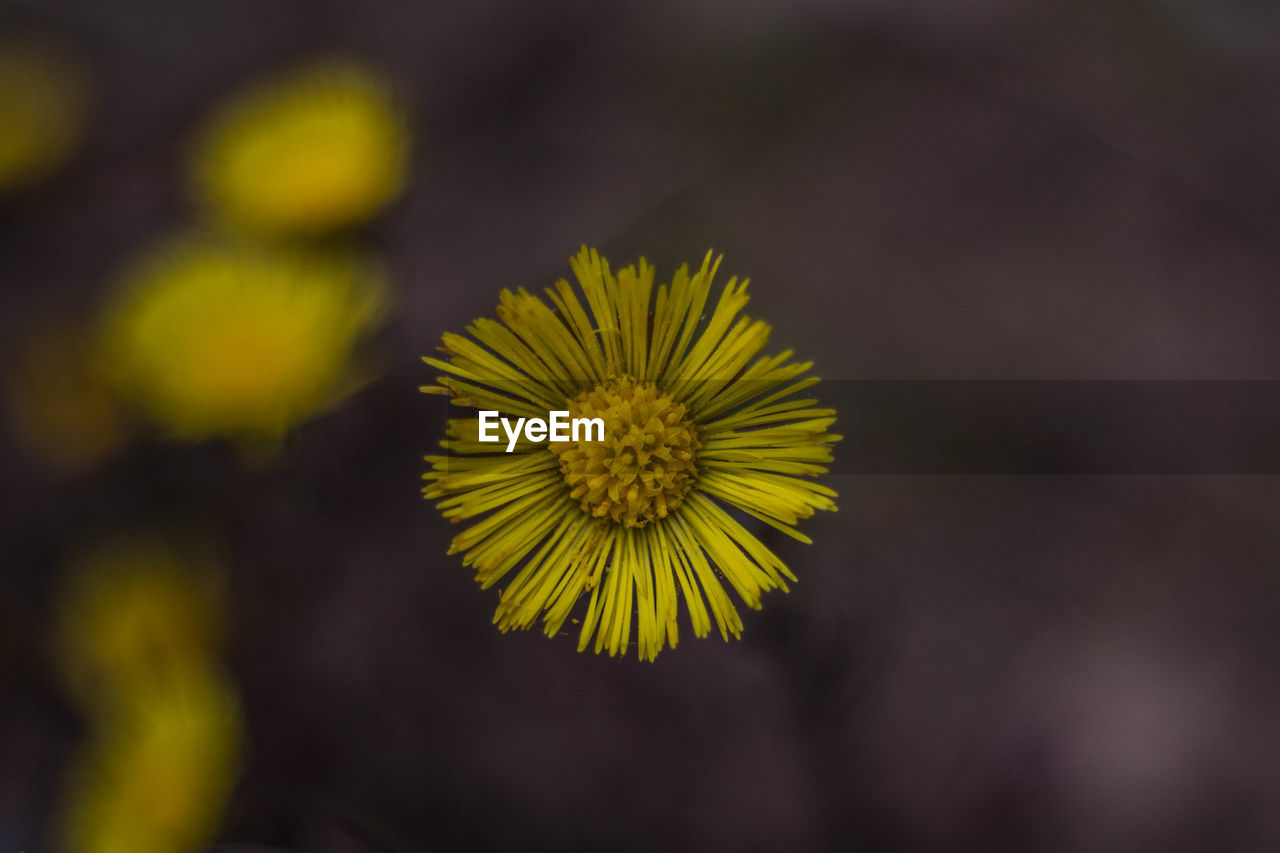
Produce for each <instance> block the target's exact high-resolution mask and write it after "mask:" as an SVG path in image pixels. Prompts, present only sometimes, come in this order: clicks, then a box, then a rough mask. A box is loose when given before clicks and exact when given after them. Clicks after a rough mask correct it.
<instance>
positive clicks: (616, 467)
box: [551, 378, 701, 527]
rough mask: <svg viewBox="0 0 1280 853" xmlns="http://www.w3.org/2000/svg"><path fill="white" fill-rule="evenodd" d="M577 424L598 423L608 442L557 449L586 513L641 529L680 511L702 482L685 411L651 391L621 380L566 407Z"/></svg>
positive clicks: (585, 442)
mask: <svg viewBox="0 0 1280 853" xmlns="http://www.w3.org/2000/svg"><path fill="white" fill-rule="evenodd" d="M568 405H569V414H570V416H571V417H572V418H600V419H601V420H603V421H604V440H603V441H592V440H588V439H590V438H594V436H592V435H591V434H590V431H588V434H587V436H580V438H582V439H584V440H580V441H567V442H553V443H552V445H551V447H552V449H553V450H554V451H555V452H556V453H557V454H558V455H559V457H560V471H561V472H562V473H563V474H564V481H565V482H566V483H567V484H568V485H569V489H570V496H571V497H572V498H574V499H575V500H577V501H578V502H579V504H580V505H581V506H582V509H583V511H584V512H588V513H590V514H591V515H593V516H595V517H596V518H608V519H612V520H613V521H614V522H615V523H617V524H621V525H624V526H626V527H643V526H644V525H646V524H648V523H649V522H650V521H652V520H653V519H655V518H666V516H667V513H668V512H670V511H671V510H673V509H675V508H676V507H677V506H679V505H680V502H681V501H683V500H684V497H685V495H686V494H688V493H689V489H691V488H692V487H693V481H694V477H695V476H696V474H697V468H696V466H695V462H694V460H695V456H696V453H697V450H698V448H699V447H700V446H701V445H700V444H699V443H698V433H697V430H696V429H695V428H694V425H693V421H692V420H691V419H690V418H689V416H688V413H687V412H686V411H685V407H684V405H682V404H681V403H677V402H676V401H675V400H673V399H672V398H671V397H668V396H666V395H664V394H662V393H661V392H660V391H659V390H658V389H657V388H656V387H654V386H653V385H648V384H642V383H636V382H633V381H632V380H630V379H626V378H624V379H617V380H614V381H611V382H607V383H605V384H603V385H597V386H596V387H595V388H594V389H592V390H591V391H587V392H584V393H582V394H580V395H578V396H577V397H576V398H575V399H573V400H570V401H569V404H568Z"/></svg>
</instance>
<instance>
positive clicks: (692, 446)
mask: <svg viewBox="0 0 1280 853" xmlns="http://www.w3.org/2000/svg"><path fill="white" fill-rule="evenodd" d="M719 263H720V261H719V259H718V258H716V259H714V260H713V259H712V256H711V254H710V253H708V254H707V256H706V258H704V260H703V262H702V265H701V267H700V268H698V269H697V271H695V272H693V273H692V274H690V272H689V269H688V267H687V266H682V267H681V268H680V269H678V270H677V271H676V273H675V276H674V277H673V278H672V279H671V282H670V283H669V284H663V285H660V286H658V287H656V288H655V287H654V278H655V272H654V269H653V267H651V266H650V265H649V264H647V263H646V262H645V261H644V260H643V259H641V260H640V262H639V264H638V265H636V266H628V267H625V268H623V269H621V270H619V271H618V272H617V273H616V274H615V273H614V272H613V271H611V270H610V267H609V264H608V262H607V261H606V260H605V259H604V258H602V257H601V256H600V255H599V254H598V253H597V252H596V251H594V250H591V249H588V248H586V247H585V246H584V247H583V248H582V250H581V251H580V252H579V253H578V254H577V256H576V257H575V258H573V259H572V267H573V272H574V273H575V275H576V278H577V282H578V290H575V289H574V288H573V287H572V286H571V285H570V284H569V283H568V282H567V281H564V280H561V281H559V282H557V283H556V285H555V286H554V287H552V288H548V290H547V296H548V298H549V300H550V302H551V305H548V304H547V303H546V302H544V301H543V300H542V299H540V298H539V297H537V296H534V295H532V294H530V293H527V292H525V291H524V290H523V289H521V290H519V291H517V292H515V293H513V292H511V291H509V290H504V291H503V292H502V294H501V298H500V301H499V305H498V309H497V314H498V319H497V320H494V319H491V318H487V317H486V318H481V319H478V320H476V321H475V322H474V323H473V324H472V325H471V326H469V327H468V328H467V332H468V334H469V336H464V335H458V334H452V333H449V334H445V335H444V339H443V345H442V346H441V348H440V349H441V352H442V354H443V357H442V358H434V357H429V358H426V359H425V360H426V362H427V363H428V364H430V365H431V366H433V367H436V368H438V369H440V370H442V371H444V373H445V375H443V376H441V377H440V378H439V379H438V380H437V381H438V383H439V384H437V385H431V386H425V387H424V388H423V389H422V390H423V391H426V392H428V393H434V394H445V395H449V396H450V397H452V398H453V399H452V402H453V403H455V404H457V405H459V406H467V407H473V408H477V409H480V410H481V411H482V412H488V411H492V412H505V413H509V414H511V415H514V416H518V417H525V418H539V419H540V418H545V417H547V415H548V413H552V412H557V411H563V412H567V413H568V414H569V415H571V416H572V417H573V418H583V419H585V420H590V419H592V418H599V420H600V421H601V422H602V428H603V436H602V437H601V436H597V439H598V440H594V441H589V440H586V438H587V437H586V436H579V440H568V441H552V442H541V441H532V440H529V437H528V435H525V436H523V437H521V438H520V439H519V440H515V441H514V443H513V444H511V445H504V444H503V443H501V442H499V443H496V444H495V443H493V442H492V441H491V440H481V439H482V438H484V436H482V435H481V434H480V419H479V418H474V417H469V418H457V419H452V420H450V421H449V425H448V437H447V438H446V439H445V440H444V441H443V442H442V446H443V447H444V448H445V450H446V453H445V454H443V455H432V456H428V457H427V461H428V462H429V463H430V466H431V467H430V470H428V471H427V473H426V474H425V475H424V477H425V479H426V480H427V485H426V487H425V490H424V493H425V495H426V497H427V498H429V499H432V500H436V501H437V502H438V505H439V507H440V510H441V511H442V513H443V514H444V516H445V517H446V518H448V519H449V520H450V521H453V522H462V521H466V522H469V526H468V527H467V528H466V529H465V530H464V531H462V532H461V533H459V534H458V535H457V536H456V537H455V538H454V540H453V543H452V546H451V548H450V553H461V554H463V562H464V564H465V565H467V566H470V567H472V568H474V570H475V572H476V577H477V580H478V581H479V582H480V584H481V585H482V586H483V587H486V588H487V587H490V586H492V585H494V584H496V583H499V582H501V581H504V580H505V581H506V586H505V588H504V589H503V590H502V593H501V596H500V600H499V604H498V609H497V613H496V614H495V616H494V621H495V622H496V623H497V625H498V627H499V628H500V629H502V630H503V631H506V630H509V629H512V628H529V627H531V626H532V625H533V624H534V623H535V622H536V621H537V620H538V619H539V618H541V619H542V622H543V627H544V630H545V632H546V634H547V635H548V636H551V635H554V634H556V633H557V632H559V631H560V629H561V627H562V626H563V625H564V624H565V622H566V621H567V620H568V619H569V618H570V615H571V614H572V613H573V612H574V610H575V607H576V605H577V603H578V601H579V599H580V598H582V597H586V598H587V604H586V608H585V615H584V616H583V617H582V622H581V628H580V630H579V632H578V648H579V650H580V651H581V650H584V649H586V648H588V647H589V646H592V645H594V650H595V651H596V652H597V653H599V652H601V651H603V650H607V651H608V652H609V654H610V655H617V654H621V653H624V652H625V651H626V649H627V647H628V645H629V643H630V641H631V635H632V630H633V629H634V630H635V634H636V643H637V652H638V654H639V656H640V657H641V658H643V659H646V660H653V659H654V658H655V657H656V656H657V655H658V653H659V652H660V651H661V650H662V649H663V648H664V646H666V645H670V646H672V647H674V646H675V645H676V643H677V640H678V637H679V629H678V624H677V613H678V609H679V605H678V602H679V600H680V599H681V598H682V597H683V599H684V602H685V607H686V609H687V610H688V613H689V618H690V621H691V622H692V626H693V632H694V634H695V635H696V636H699V637H702V636H705V635H706V634H707V633H708V632H709V630H710V628H711V624H712V622H713V621H714V623H715V624H716V627H717V628H718V629H719V632H720V634H721V636H723V637H724V638H725V639H727V638H728V637H729V636H730V635H733V636H735V637H737V636H739V635H740V634H741V631H742V627H743V626H742V619H741V617H740V615H739V614H738V611H737V609H736V608H735V607H734V605H733V603H732V602H731V600H730V598H729V596H728V594H727V593H726V591H725V585H726V584H727V585H728V586H729V587H732V589H733V590H734V591H735V593H736V594H737V596H738V597H739V598H740V599H741V600H742V602H743V603H745V604H746V605H747V606H748V607H752V608H758V607H760V603H761V595H762V594H763V593H764V592H766V591H768V590H771V589H782V590H786V589H787V582H788V581H793V580H795V576H794V575H793V574H792V572H791V571H790V569H788V568H787V566H786V565H785V564H784V563H783V562H782V560H781V559H780V558H779V557H778V556H777V555H776V554H774V553H773V551H771V550H770V549H769V548H768V547H766V546H765V545H764V543H762V542H761V541H760V540H759V539H758V538H757V537H756V536H755V535H754V534H753V533H752V532H750V531H749V530H748V529H747V528H746V527H744V526H743V524H742V523H741V522H740V521H739V520H738V519H737V518H735V517H734V516H733V515H731V514H730V512H729V511H728V509H729V508H731V509H734V510H737V511H740V512H741V513H744V514H746V515H747V516H751V517H754V518H756V519H758V520H760V521H761V522H763V523H765V524H766V525H769V526H771V527H773V528H776V529H777V530H779V531H781V532H783V533H785V534H786V535H788V536H790V537H792V538H795V539H798V540H800V541H802V542H808V541H809V540H808V537H806V536H805V535H804V534H803V533H801V532H799V530H797V529H796V524H797V522H798V521H799V520H801V519H804V518H807V517H809V516H811V515H812V514H813V513H814V512H815V511H817V510H834V509H835V508H836V506H835V503H834V500H833V499H834V498H835V496H836V495H835V492H834V491H832V490H831V489H829V488H827V487H825V486H822V485H820V484H818V483H816V482H814V481H813V480H812V478H813V477H814V476H816V475H819V474H822V473H824V472H825V471H826V467H825V466H826V463H828V462H830V461H831V459H832V455H831V447H832V445H833V444H834V443H835V442H836V441H838V440H839V438H840V437H839V436H838V435H834V434H832V433H831V432H830V431H829V430H830V428H831V427H832V425H833V424H834V422H835V412H834V411H833V410H831V409H826V408H820V407H818V406H817V401H816V400H814V399H811V398H806V397H802V396H799V395H800V394H801V392H803V391H804V390H806V389H808V388H810V387H812V386H813V385H815V384H816V383H817V382H818V379H817V378H816V377H813V376H807V375H806V374H807V373H808V371H809V369H810V367H811V363H809V362H796V361H793V360H792V354H791V352H790V351H785V352H782V353H780V354H778V355H776V356H767V357H761V356H760V353H761V351H762V350H763V348H764V347H765V345H766V343H767V341H768V338H769V332H770V329H769V326H768V325H767V324H765V323H763V322H761V321H759V320H755V321H752V320H749V319H748V318H746V317H740V316H739V314H740V313H741V311H742V309H743V307H744V306H745V305H746V303H747V294H746V288H747V282H746V281H745V280H744V281H741V282H739V281H738V280H737V279H736V278H734V279H730V280H729V282H728V283H727V284H726V285H725V286H724V288H723V289H722V290H721V291H720V294H719V297H718V298H712V279H713V278H714V276H715V273H716V270H717V268H718V266H719ZM579 292H580V293H581V294H582V297H585V304H584V302H583V299H582V298H580V297H579ZM704 312H709V313H706V314H704ZM508 446H509V447H510V449H511V452H509V453H508V452H504V451H506V450H507V447H508ZM593 641H594V642H593Z"/></svg>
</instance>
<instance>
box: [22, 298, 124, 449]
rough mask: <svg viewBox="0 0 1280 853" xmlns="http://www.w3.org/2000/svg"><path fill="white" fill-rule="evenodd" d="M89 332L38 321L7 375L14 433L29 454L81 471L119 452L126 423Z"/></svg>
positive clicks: (75, 326)
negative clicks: (98, 360)
mask: <svg viewBox="0 0 1280 853" xmlns="http://www.w3.org/2000/svg"><path fill="white" fill-rule="evenodd" d="M94 355H95V353H94V351H93V342H92V338H91V335H90V334H89V332H88V330H86V329H84V328H83V327H82V326H81V325H80V324H78V323H76V322H74V321H69V320H62V319H59V320H42V321H37V322H35V323H34V324H33V325H32V326H31V328H30V330H29V331H28V332H26V333H25V334H24V335H23V336H22V338H21V339H20V340H19V341H18V342H17V346H16V351H15V352H14V357H13V359H12V361H11V362H10V364H9V365H8V368H7V370H6V371H5V375H4V391H5V403H6V408H7V410H8V411H7V414H8V421H9V427H10V431H11V432H12V434H13V437H14V439H15V440H16V441H17V442H18V444H19V445H21V446H22V448H23V449H25V450H26V451H27V452H28V453H30V454H31V455H32V456H34V457H35V458H37V459H39V460H40V461H41V462H43V463H45V464H47V465H50V466H52V467H54V468H57V469H60V470H63V471H80V470H83V469H85V468H88V467H90V466H92V465H94V464H95V463H97V462H99V461H101V460H102V459H104V458H105V457H107V456H109V455H110V454H111V453H112V452H113V451H115V450H117V449H118V448H119V446H120V445H121V443H123V441H124V440H125V438H126V436H127V433H128V425H127V418H126V417H125V415H124V412H123V411H122V410H121V407H120V405H119V404H118V402H117V400H116V398H115V395H114V394H113V393H112V390H111V388H110V386H109V383H107V381H106V378H105V377H104V376H102V374H101V371H100V370H99V366H98V364H97V363H96V361H95V359H94Z"/></svg>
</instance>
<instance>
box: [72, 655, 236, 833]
mask: <svg viewBox="0 0 1280 853" xmlns="http://www.w3.org/2000/svg"><path fill="white" fill-rule="evenodd" d="M129 698H130V702H129V703H128V704H127V705H121V706H119V707H117V708H115V709H113V712H112V714H111V715H110V716H109V717H107V718H105V719H101V720H98V721H97V724H98V729H97V731H96V732H95V735H94V737H93V740H92V741H91V742H90V744H89V746H88V749H87V751H86V752H85V753H84V754H83V755H81V756H78V758H77V760H76V761H75V763H74V764H73V766H72V776H71V784H70V791H69V793H68V798H67V801H66V803H65V804H64V807H63V812H62V814H61V816H60V829H61V833H62V836H63V842H64V846H65V847H66V849H68V850H73V851H77V853H172V852H173V851H175V850H197V849H204V848H206V847H207V845H208V843H209V841H210V840H211V837H212V836H213V835H214V833H215V832H216V831H217V827H218V823H219V821H220V819H221V816H222V812H223V809H224V808H225V806H226V803H227V800H228V799H229V798H230V795H231V791H232V788H233V787H234V785H235V781H236V777H237V775H238V773H239V769H240V762H241V753H242V739H243V729H244V727H243V722H242V720H241V717H240V708H239V703H238V700H237V698H236V694H235V691H234V690H233V689H232V688H231V687H230V686H229V685H228V684H226V683H225V682H224V681H223V680H222V679H221V678H219V677H217V676H216V675H215V674H214V673H213V672H212V671H209V670H204V669H191V670H182V671H178V672H173V673H170V674H169V676H168V677H167V678H165V679H164V680H162V681H158V682H156V683H154V684H151V685H147V686H146V688H145V689H142V690H137V691H134V692H133V693H132V694H131V695H130V697H129Z"/></svg>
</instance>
